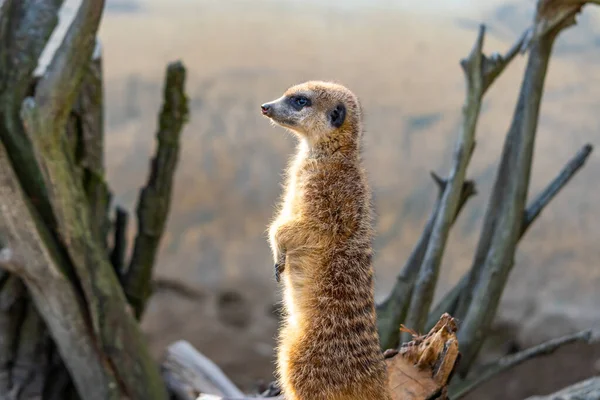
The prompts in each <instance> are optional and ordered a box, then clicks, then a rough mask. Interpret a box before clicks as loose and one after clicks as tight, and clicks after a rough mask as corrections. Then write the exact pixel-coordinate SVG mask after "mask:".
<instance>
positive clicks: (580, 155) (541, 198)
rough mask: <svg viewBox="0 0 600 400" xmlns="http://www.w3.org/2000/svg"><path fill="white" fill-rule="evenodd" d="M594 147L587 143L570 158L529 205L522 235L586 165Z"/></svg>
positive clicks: (524, 218)
mask: <svg viewBox="0 0 600 400" xmlns="http://www.w3.org/2000/svg"><path fill="white" fill-rule="evenodd" d="M593 149H594V147H593V146H592V145H591V144H589V143H588V144H586V145H585V146H583V147H582V148H581V150H579V151H578V152H577V154H575V156H574V157H573V158H572V159H571V160H569V162H568V163H567V164H566V165H565V166H564V167H563V169H562V170H561V171H560V173H559V174H558V176H557V177H556V178H554V179H553V180H552V182H550V184H549V185H548V186H547V187H546V188H545V189H544V190H543V191H542V192H541V193H540V194H539V195H538V196H537V197H536V198H535V200H533V202H532V203H531V205H530V206H529V207H527V210H526V211H525V216H524V217H523V228H522V229H521V236H523V235H524V234H525V232H527V229H528V228H529V227H530V226H531V224H532V223H533V221H535V219H536V218H537V217H538V216H539V215H540V213H541V212H542V210H543V209H544V208H545V207H546V206H547V205H548V204H549V203H550V201H552V199H553V198H554V197H555V196H556V195H557V194H558V193H559V192H560V191H561V190H562V189H563V188H564V187H565V185H566V184H567V183H569V181H570V180H571V179H572V178H573V176H575V174H576V173H577V171H579V170H580V169H581V167H583V166H584V164H585V162H586V161H587V159H588V157H589V155H590V154H591V153H592V150H593Z"/></svg>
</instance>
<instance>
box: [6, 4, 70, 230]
mask: <svg viewBox="0 0 600 400" xmlns="http://www.w3.org/2000/svg"><path fill="white" fill-rule="evenodd" d="M61 4H62V0H53V1H43V2H40V1H38V0H5V1H4V2H3V3H2V14H1V15H0V40H1V42H2V43H1V45H0V140H1V141H2V143H3V144H4V146H6V149H7V151H8V154H9V156H10V159H11V162H12V164H13V165H18V166H19V168H18V169H17V170H16V173H17V174H18V176H19V180H20V181H21V184H22V185H23V189H24V190H25V193H27V195H28V197H29V198H31V199H32V203H33V205H34V206H35V207H36V208H37V209H38V210H39V211H40V214H41V216H42V218H43V220H44V222H46V223H47V224H48V226H51V227H52V226H55V225H56V222H55V220H54V217H53V215H52V208H51V206H50V203H49V201H48V195H47V189H46V187H45V183H44V179H43V176H42V173H41V171H40V168H39V166H38V165H37V163H36V162H35V157H34V154H33V151H32V148H31V145H30V143H29V139H28V137H27V135H25V133H24V132H23V126H22V122H21V119H20V116H19V113H20V110H21V104H22V103H23V99H24V98H25V97H26V96H27V95H28V93H29V92H30V91H31V89H32V86H33V76H32V73H33V71H34V69H35V68H36V65H37V62H38V59H39V57H40V54H41V53H42V51H43V49H44V46H45V45H46V42H47V40H48V37H49V36H50V34H51V33H52V31H53V30H54V27H55V26H56V22H57V12H58V9H59V8H60V5H61ZM9 20H10V24H9Z"/></svg>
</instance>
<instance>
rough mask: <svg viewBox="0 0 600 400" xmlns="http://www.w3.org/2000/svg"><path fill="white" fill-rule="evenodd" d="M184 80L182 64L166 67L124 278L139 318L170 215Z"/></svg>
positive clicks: (184, 99)
mask: <svg viewBox="0 0 600 400" xmlns="http://www.w3.org/2000/svg"><path fill="white" fill-rule="evenodd" d="M185 77H186V71H185V67H184V66H183V64H182V63H181V62H175V63H172V64H170V65H169V66H168V68H167V74H166V79H165V85H164V100H163V101H164V102H163V108H162V111H161V113H160V119H159V125H160V126H159V130H158V133H157V135H156V137H157V140H158V147H157V150H156V155H155V156H154V159H153V160H152V163H151V166H150V176H149V178H148V183H147V184H146V186H145V187H144V188H143V189H142V190H141V192H140V197H139V201H138V207H137V217H138V234H137V237H136V238H135V245H134V249H133V256H132V257H131V262H130V264H129V269H128V271H127V276H126V278H125V293H126V294H127V298H128V300H129V302H130V304H131V305H132V306H133V308H134V310H135V314H136V316H137V317H138V318H139V317H140V316H141V315H142V312H143V310H144V306H145V304H146V300H147V299H148V296H149V295H150V287H151V278H152V267H153V266H154V259H155V257H156V253H157V251H158V246H159V244H160V239H161V237H162V234H163V231H164V228H165V224H166V221H167V217H168V215H169V206H170V202H171V188H172V186H173V176H174V173H175V168H176V166H177V161H178V158H179V138H180V136H181V131H182V129H183V126H184V125H185V123H186V122H187V119H188V112H189V110H188V104H187V97H186V94H185Z"/></svg>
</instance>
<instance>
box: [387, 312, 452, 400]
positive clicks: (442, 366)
mask: <svg viewBox="0 0 600 400" xmlns="http://www.w3.org/2000/svg"><path fill="white" fill-rule="evenodd" d="M456 329H457V328H456V321H455V320H454V319H453V318H452V317H450V315H448V314H444V315H442V317H441V318H440V320H439V321H438V323H437V324H436V325H435V326H434V327H433V329H432V330H431V331H430V332H429V333H428V334H427V335H424V336H418V335H416V334H415V333H411V335H412V337H413V340H412V341H411V342H408V343H406V344H403V345H402V347H400V350H399V352H398V354H397V355H396V356H394V357H392V358H388V360H387V364H388V374H389V386H390V390H391V392H392V399H394V400H427V399H434V398H435V399H440V400H444V399H447V396H446V390H447V386H448V382H449V381H450V378H451V377H452V375H453V372H454V368H455V366H456V363H457V361H458V359H459V352H458V342H457V340H456ZM407 331H408V330H407ZM408 332H409V333H410V331H408Z"/></svg>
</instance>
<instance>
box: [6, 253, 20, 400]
mask: <svg viewBox="0 0 600 400" xmlns="http://www.w3.org/2000/svg"><path fill="white" fill-rule="evenodd" d="M7 250H8V249H7V248H5V249H4V250H0V258H1V259H2V260H0V268H2V263H4V265H7V264H8V262H10V261H11V260H12V254H10V253H11V252H9V251H7ZM0 289H1V290H0V332H2V334H3V336H2V340H0V393H8V392H9V391H10V388H11V386H12V377H11V369H12V368H11V366H12V364H13V362H14V360H15V358H16V344H17V343H18V334H19V326H18V325H19V322H20V320H21V319H22V314H23V307H20V305H21V304H20V303H22V301H21V300H22V298H23V297H24V294H25V287H24V286H23V283H22V282H21V280H20V279H18V278H17V277H16V276H15V275H9V274H5V275H4V278H3V279H2V280H1V281H0Z"/></svg>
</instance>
